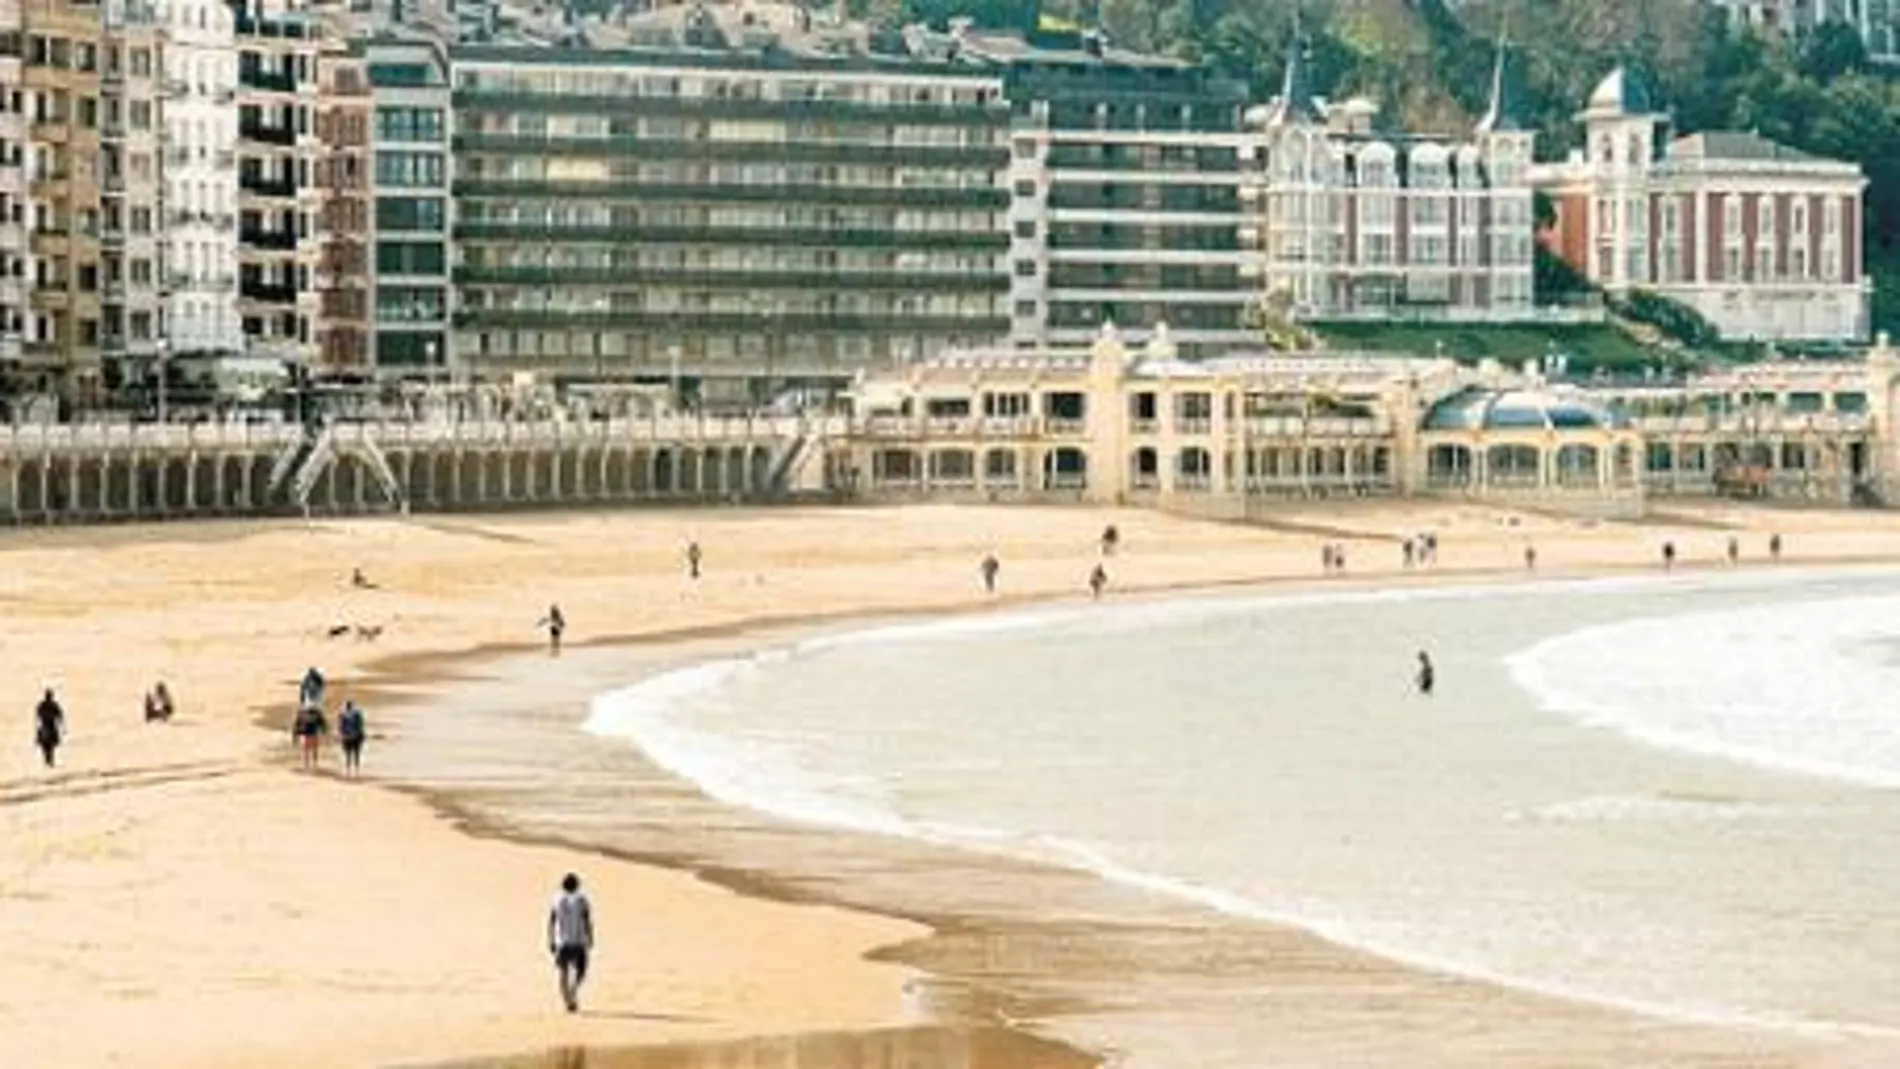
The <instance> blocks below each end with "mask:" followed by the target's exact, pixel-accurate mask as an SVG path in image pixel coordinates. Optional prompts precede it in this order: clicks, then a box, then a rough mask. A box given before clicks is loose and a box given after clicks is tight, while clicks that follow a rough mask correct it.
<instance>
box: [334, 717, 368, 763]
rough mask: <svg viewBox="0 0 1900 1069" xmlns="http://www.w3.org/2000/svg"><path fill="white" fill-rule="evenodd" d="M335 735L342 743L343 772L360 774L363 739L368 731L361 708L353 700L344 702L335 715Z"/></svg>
mask: <svg viewBox="0 0 1900 1069" xmlns="http://www.w3.org/2000/svg"><path fill="white" fill-rule="evenodd" d="M336 737H337V741H338V742H340V743H342V744H343V774H344V775H345V776H350V777H356V776H360V775H362V773H363V740H364V739H365V738H367V737H368V732H367V730H366V729H365V726H364V723H363V710H362V709H361V708H359V707H358V706H357V704H356V703H355V702H353V701H346V702H344V703H343V711H342V712H340V713H338V714H337V715H336Z"/></svg>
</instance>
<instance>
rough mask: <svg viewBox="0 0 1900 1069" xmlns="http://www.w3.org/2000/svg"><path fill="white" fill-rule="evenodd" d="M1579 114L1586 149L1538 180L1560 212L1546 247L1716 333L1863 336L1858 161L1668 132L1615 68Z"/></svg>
mask: <svg viewBox="0 0 1900 1069" xmlns="http://www.w3.org/2000/svg"><path fill="white" fill-rule="evenodd" d="M1578 118H1579V119H1580V120H1582V122H1583V124H1584V128H1585V141H1586V145H1585V148H1584V149H1583V150H1581V151H1576V152H1572V153H1571V154H1570V157H1569V159H1567V160H1565V161H1564V162H1562V163H1558V164H1550V165H1545V166H1539V167H1537V168H1534V169H1533V170H1532V181H1533V182H1534V184H1535V185H1536V186H1537V188H1539V189H1540V190H1542V191H1544V192H1545V193H1547V194H1548V195H1549V196H1550V198H1551V200H1552V202H1553V204H1554V206H1555V208H1556V212H1557V219H1556V225H1555V226H1554V227H1553V228H1552V229H1551V230H1550V232H1549V233H1548V234H1547V235H1546V242H1547V244H1548V245H1549V246H1550V247H1551V248H1552V250H1553V251H1555V252H1556V253H1557V254H1558V255H1559V256H1562V257H1563V258H1564V259H1565V260H1566V261H1568V262H1569V263H1570V264H1571V265H1572V266H1573V267H1575V268H1576V269H1577V270H1579V271H1581V272H1582V273H1583V274H1584V275H1586V276H1587V277H1588V278H1589V279H1590V280H1591V281H1593V282H1595V283H1597V284H1599V285H1601V286H1603V287H1604V288H1605V289H1606V290H1609V291H1610V292H1612V293H1618V292H1628V291H1630V290H1651V291H1654V292H1656V293H1659V294H1661V295H1663V296H1666V297H1670V298H1672V299H1674V300H1677V301H1680V302H1682V303H1684V304H1686V305H1689V306H1690V307H1692V308H1694V309H1696V310H1697V311H1698V312H1700V313H1701V314H1702V315H1703V316H1704V317H1706V318H1707V319H1708V320H1709V321H1710V322H1712V323H1713V324H1715V326H1716V327H1717V328H1718V329H1719V330H1720V331H1721V333H1722V334H1723V336H1724V337H1729V338H1749V339H1760V340H1775V341H1779V340H1790V341H1792V340H1808V341H1850V340H1862V339H1865V338H1866V337H1867V331H1868V314H1869V308H1868V305H1869V300H1870V298H1871V296H1872V287H1871V284H1870V283H1869V282H1868V281H1867V279H1866V277H1865V275H1864V273H1863V271H1862V267H1861V263H1862V252H1861V197H1862V193H1863V191H1864V190H1865V189H1866V187H1867V179H1866V177H1865V176H1864V175H1862V173H1861V170H1860V168H1859V167H1858V166H1856V165H1854V164H1851V163H1842V162H1839V161H1835V160H1825V159H1820V158H1818V157H1815V156H1809V155H1807V154H1806V153H1802V152H1797V151H1796V150H1794V149H1791V148H1788V147H1786V146H1784V145H1778V144H1776V143H1774V142H1772V141H1769V140H1767V139H1765V138H1763V137H1761V136H1759V135H1757V134H1753V133H1741V132H1734V131H1708V132H1704V133H1700V134H1693V135H1690V136H1687V137H1678V138H1674V139H1673V140H1672V139H1669V138H1668V137H1667V133H1666V132H1667V127H1668V116H1667V115H1666V114H1665V113H1663V112H1662V110H1661V109H1660V108H1658V107H1657V106H1656V105H1655V104H1654V103H1653V101H1652V100H1651V98H1650V94H1649V90H1648V89H1647V88H1646V87H1645V86H1644V85H1643V83H1642V81H1641V79H1639V78H1638V77H1637V76H1636V75H1635V74H1633V73H1631V72H1629V71H1627V70H1623V69H1621V68H1619V69H1617V70H1615V71H1612V72H1611V73H1610V74H1609V76H1607V77H1605V78H1604V79H1603V81H1602V82H1600V83H1599V84H1598V85H1597V88H1596V90H1595V91H1594V92H1592V93H1591V94H1590V99H1589V102H1588V104H1587V106H1586V107H1585V108H1584V110H1583V112H1582V113H1581V114H1580V115H1579V116H1578Z"/></svg>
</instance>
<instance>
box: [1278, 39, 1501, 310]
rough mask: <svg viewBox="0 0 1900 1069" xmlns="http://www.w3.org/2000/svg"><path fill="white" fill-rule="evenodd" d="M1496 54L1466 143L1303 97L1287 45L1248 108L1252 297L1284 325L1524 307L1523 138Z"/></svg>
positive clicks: (1299, 65) (1358, 106)
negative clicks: (1256, 289)
mask: <svg viewBox="0 0 1900 1069" xmlns="http://www.w3.org/2000/svg"><path fill="white" fill-rule="evenodd" d="M1512 81H1513V78H1512V72H1511V69H1510V66H1509V62H1508V56H1507V55H1506V54H1504V53H1503V52H1502V51H1500V54H1499V56H1498V61H1497V65H1496V67H1495V70H1494V72H1493V77H1492V84H1491V101H1490V107H1489V108H1488V109H1487V110H1486V113H1485V115H1484V117H1483V118H1482V119H1481V120H1480V121H1479V122H1478V123H1477V125H1476V128H1475V129H1474V130H1473V131H1472V133H1471V135H1470V137H1469V138H1465V139H1457V140H1453V139H1448V138H1435V137H1419V136H1406V135H1397V134H1391V133H1385V132H1379V131H1376V130H1375V128H1374V127H1375V122H1374V120H1375V118H1376V116H1377V111H1378V109H1377V106H1376V105H1374V104H1373V103H1371V102H1370V101H1367V100H1363V99H1354V100H1347V101H1342V102H1339V103H1337V104H1331V105H1329V104H1325V103H1322V102H1321V101H1318V100H1316V99H1314V97H1313V95H1312V93H1311V90H1310V88H1309V86H1308V84H1307V81H1306V77H1305V63H1304V60H1303V58H1302V56H1301V47H1300V44H1299V43H1298V42H1297V41H1296V42H1295V43H1294V46H1293V48H1292V49H1291V51H1290V52H1289V54H1288V56H1287V64H1286V75H1285V80H1284V82H1283V84H1282V87H1281V92H1280V96H1279V98H1278V99H1277V100H1275V101H1273V102H1272V103H1271V104H1268V105H1266V106H1263V107H1260V108H1255V109H1252V110H1251V111H1250V113H1249V119H1250V121H1251V122H1253V123H1254V124H1255V125H1256V126H1257V128H1258V131H1259V132H1258V135H1257V136H1258V141H1257V143H1256V144H1255V145H1254V146H1252V147H1251V151H1250V153H1249V155H1251V156H1252V157H1253V160H1252V162H1253V164H1254V168H1255V171H1254V179H1255V184H1254V186H1253V188H1251V189H1249V190H1248V196H1249V199H1250V200H1251V201H1252V202H1253V207H1254V216H1253V224H1254V227H1253V230H1252V233H1251V235H1250V237H1251V241H1250V244H1253V245H1254V246H1255V247H1256V248H1257V249H1258V256H1259V259H1258V261H1257V265H1258V271H1259V274H1260V279H1261V289H1260V292H1261V294H1262V296H1263V299H1264V300H1266V301H1267V302H1268V304H1269V305H1271V306H1274V307H1276V308H1281V309H1284V311H1285V312H1286V313H1288V314H1290V315H1291V316H1292V317H1293V318H1296V319H1328V318H1331V319H1349V318H1364V317H1375V318H1390V317H1393V316H1402V317H1415V318H1428V319H1450V320H1460V321H1508V320H1512V319H1522V318H1524V317H1526V316H1528V315H1530V314H1532V313H1533V312H1534V310H1535V309H1534V304H1533V293H1532V263H1533V249H1534V246H1533V238H1534V234H1535V222H1534V211H1533V208H1532V191H1531V185H1530V181H1529V177H1528V174H1529V168H1530V165H1531V161H1532V149H1533V141H1534V135H1533V134H1532V133H1531V131H1530V130H1529V129H1527V128H1526V127H1525V125H1524V124H1523V123H1522V122H1521V121H1520V119H1519V117H1518V114H1517V110H1516V106H1515V93H1514V90H1513V86H1512Z"/></svg>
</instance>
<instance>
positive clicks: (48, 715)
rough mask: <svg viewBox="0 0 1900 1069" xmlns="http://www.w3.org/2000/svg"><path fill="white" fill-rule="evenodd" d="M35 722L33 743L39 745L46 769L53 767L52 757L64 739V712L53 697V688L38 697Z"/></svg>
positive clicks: (47, 689) (57, 700)
mask: <svg viewBox="0 0 1900 1069" xmlns="http://www.w3.org/2000/svg"><path fill="white" fill-rule="evenodd" d="M34 720H35V721H36V724H35V727H34V730H33V741H34V742H35V743H37V744H38V745H39V748H40V756H41V757H42V758H43V759H45V761H46V767H47V768H52V767H53V758H54V755H55V754H56V753H57V752H58V750H59V744H60V742H61V740H63V739H64V738H65V737H66V710H64V709H61V708H60V707H59V699H58V698H55V697H53V688H51V687H48V688H46V693H45V694H43V695H41V696H40V704H39V708H37V709H35V710H34Z"/></svg>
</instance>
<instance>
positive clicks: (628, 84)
mask: <svg viewBox="0 0 1900 1069" xmlns="http://www.w3.org/2000/svg"><path fill="white" fill-rule="evenodd" d="M628 32H629V33H630V35H631V36H630V42H631V43H630V44H628V45H627V46H625V47H617V48H584V47H569V48H519V47H507V46H499V45H488V46H483V45H466V46H463V47H462V48H460V49H458V50H457V52H456V56H455V70H454V90H455V92H454V109H455V111H454V115H455V128H454V139H453V148H454V161H453V170H452V173H453V179H454V187H455V208H454V211H455V220H454V233H455V237H456V245H457V248H458V250H459V261H458V262H457V263H456V264H455V277H456V285H455V290H456V293H455V300H456V306H457V307H456V315H457V329H456V331H455V336H454V339H453V350H454V358H455V361H456V363H457V364H458V365H460V366H462V367H464V368H466V369H468V370H469V371H471V372H473V373H475V374H478V375H483V376H495V375H505V374H506V373H508V372H510V371H513V370H523V371H527V370H533V371H539V372H546V373H551V374H555V375H574V376H588V377H602V376H605V377H625V378H634V377H643V378H646V379H648V380H654V381H664V380H666V379H668V378H670V377H674V376H675V375H676V373H677V375H678V376H679V377H682V378H683V379H685V380H687V382H688V383H689V384H694V385H697V386H698V387H699V388H700V389H701V391H702V393H703V394H704V395H706V396H708V397H714V396H729V397H736V396H740V395H743V394H746V393H751V394H752V395H753V396H765V395H767V394H771V393H774V392H776V391H777V390H778V389H779V388H780V387H781V386H789V385H792V384H796V383H805V382H810V383H818V382H830V383H836V382H839V381H841V380H843V379H844V378H846V377H848V376H850V375H852V374H853V373H855V372H856V371H857V370H858V369H861V368H865V367H871V366H888V365H890V364H892V363H894V362H901V361H904V360H909V359H915V358H919V357H925V356H929V355H931V354H933V353H936V352H939V351H941V350H944V349H947V348H952V347H959V346H972V345H982V344H991V343H994V342H995V341H996V340H998V339H1000V338H1002V337H1004V336H1006V335H1007V334H1008V332H1009V327H1010V320H1009V314H1008V306H1007V300H1008V291H1009V276H1008V273H1007V269H1006V267H1005V256H1004V254H1005V253H1006V252H1007V251H1008V246H1009V238H1008V231H1007V229H1006V225H1005V224H1004V222H1003V219H1004V216H1005V213H1006V212H1007V210H1008V208H1009V192H1008V190H1007V189H1005V188H1004V187H1003V186H1002V184H1001V183H1000V182H999V180H998V179H999V175H1000V174H1001V173H1002V172H1003V171H1004V170H1005V168H1007V166H1008V164H1009V148H1008V123H1009V109H1008V106H1007V105H1006V104H1005V103H1004V100H1003V93H1002V89H1003V87H1002V80H1001V77H1000V75H999V72H998V71H996V70H995V69H994V68H992V67H991V66H990V65H988V64H985V63H983V62H980V61H978V60H975V59H973V58H971V57H969V56H967V55H963V54H958V53H957V52H956V51H955V49H954V45H953V44H952V43H951V42H949V41H948V40H942V39H927V38H926V35H923V34H921V33H912V34H909V35H905V34H898V33H895V32H871V31H868V30H865V29H864V28H862V27H845V26H840V27H827V26H823V25H814V24H813V23H812V22H811V21H810V17H809V16H808V15H804V14H802V13H794V15H793V21H792V24H791V25H789V26H780V27H776V28H774V27H772V26H769V25H766V24H765V23H764V22H762V21H757V20H755V18H754V17H753V16H751V15H746V14H744V13H742V12H740V11H739V10H738V9H736V8H733V9H718V10H713V9H707V8H702V7H677V8H671V9H666V10H661V11H656V12H653V13H651V14H649V15H647V16H643V17H642V18H641V19H639V20H636V22H635V23H634V24H633V25H632V26H631V27H629V31H628ZM423 177H428V176H427V175H418V176H417V178H418V180H420V178H423ZM438 247H439V246H437V245H435V244H433V243H429V244H424V243H419V242H418V243H415V246H414V249H413V252H412V253H410V254H405V255H413V256H414V257H416V258H417V259H415V260H413V261H405V266H406V267H407V268H408V269H409V270H412V271H413V270H417V269H422V270H426V269H429V268H431V267H433V265H434V260H433V259H428V258H433V257H436V256H438V255H439V253H438V252H437V249H438ZM381 251H382V250H380V249H379V257H380V254H381ZM381 266H382V265H381V264H379V269H380V267H381Z"/></svg>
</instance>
